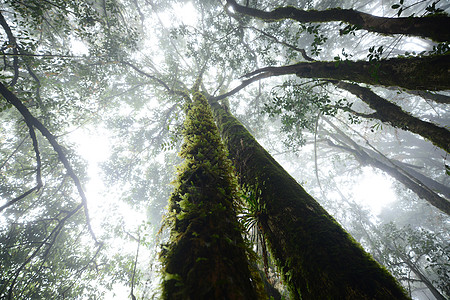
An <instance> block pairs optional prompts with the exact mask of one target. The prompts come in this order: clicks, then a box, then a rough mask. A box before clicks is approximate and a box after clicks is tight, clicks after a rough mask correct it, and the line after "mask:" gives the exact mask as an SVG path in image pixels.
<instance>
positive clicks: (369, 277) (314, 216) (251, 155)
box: [210, 100, 408, 299]
mask: <svg viewBox="0 0 450 300" xmlns="http://www.w3.org/2000/svg"><path fill="white" fill-rule="evenodd" d="M210 103H211V107H212V109H213V113H214V118H215V120H216V123H217V124H218V127H219V131H220V132H221V135H222V138H223V140H224V141H225V143H226V145H227V147H228V149H229V153H230V157H231V158H232V160H233V163H234V165H235V168H236V171H237V172H238V174H239V177H240V180H241V182H242V184H245V185H246V186H248V187H250V188H254V189H255V188H257V189H258V191H259V193H260V198H261V201H263V203H264V204H265V210H264V211H262V212H261V214H262V216H261V220H262V221H261V225H262V230H263V232H264V236H265V238H266V241H267V243H268V245H269V248H270V250H271V253H272V255H273V257H274V258H275V261H276V263H277V265H278V268H279V270H281V272H282V275H283V277H284V281H285V282H286V283H287V285H288V287H289V289H290V292H291V294H292V297H293V299H408V297H407V296H406V294H405V292H404V290H403V289H402V288H401V287H400V285H399V284H398V283H397V282H396V280H395V279H394V278H393V277H392V276H391V275H390V274H389V273H388V272H387V271H386V270H385V269H384V268H382V267H381V266H380V265H379V264H378V263H377V262H375V261H374V260H373V258H372V257H371V256H370V255H369V254H367V253H366V252H365V251H364V250H363V249H362V248H361V246H360V245H359V244H358V243H357V242H356V241H355V240H354V239H353V238H352V237H351V236H350V235H349V234H348V233H347V232H346V231H345V230H344V229H343V228H342V227H341V226H340V225H339V224H338V223H337V222H336V221H335V220H334V219H333V218H332V217H331V216H330V215H329V214H328V213H327V212H326V211H325V210H324V209H323V208H322V207H321V206H320V205H319V204H318V203H317V202H316V201H315V200H314V199H313V198H312V197H311V196H310V195H309V194H308V193H307V192H306V191H305V190H304V189H303V188H302V187H301V186H300V185H299V184H298V183H297V182H296V181H295V179H293V178H292V177H291V176H290V175H289V174H288V173H287V172H286V171H285V170H284V169H283V168H282V167H281V166H280V165H279V164H278V163H277V162H276V161H275V160H274V159H273V158H272V157H271V156H270V154H269V153H267V151H265V150H264V148H262V147H261V146H260V145H259V144H258V142H256V140H255V139H254V138H253V137H252V136H251V135H250V133H249V132H248V131H247V130H246V129H245V128H244V127H243V126H242V125H241V123H240V122H239V121H237V120H236V119H235V118H234V117H233V116H232V115H231V114H230V113H228V112H227V111H226V110H224V109H223V107H222V106H220V105H219V104H218V103H217V102H215V101H212V100H211V101H210Z"/></svg>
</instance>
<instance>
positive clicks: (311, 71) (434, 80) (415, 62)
mask: <svg viewBox="0 0 450 300" xmlns="http://www.w3.org/2000/svg"><path fill="white" fill-rule="evenodd" d="M449 69H450V55H448V54H447V55H436V56H425V57H410V58H391V59H387V60H384V59H382V60H373V61H370V62H369V61H349V60H345V61H336V62H330V61H315V62H301V63H297V64H294V65H288V66H282V67H265V68H261V69H258V70H256V71H253V72H251V73H249V74H246V75H245V77H247V78H249V77H251V78H253V76H254V77H255V78H259V77H262V76H264V75H265V77H270V76H280V75H287V74H296V75H297V76H298V77H302V78H317V79H319V78H321V79H333V80H349V81H354V82H359V83H367V84H372V85H383V86H387V87H389V86H398V87H402V88H405V89H408V90H432V91H439V90H448V89H450V80H449V79H448V78H449V77H448V73H449ZM255 75H257V76H255ZM251 78H250V79H249V80H251Z"/></svg>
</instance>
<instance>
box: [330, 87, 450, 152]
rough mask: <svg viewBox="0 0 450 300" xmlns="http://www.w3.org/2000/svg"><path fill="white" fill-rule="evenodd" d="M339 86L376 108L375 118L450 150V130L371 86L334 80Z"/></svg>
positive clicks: (447, 150)
mask: <svg viewBox="0 0 450 300" xmlns="http://www.w3.org/2000/svg"><path fill="white" fill-rule="evenodd" d="M333 83H334V84H335V85H336V86H337V87H338V88H340V89H344V90H346V91H349V92H350V93H352V94H353V95H355V96H357V97H358V98H359V99H361V100H362V101H363V102H365V103H366V104H367V105H369V107H370V108H371V109H373V110H375V113H374V114H372V115H371V116H373V117H374V118H376V119H378V120H380V121H381V122H385V123H388V124H390V125H392V126H393V127H396V128H400V129H403V130H407V131H410V132H413V133H416V134H419V135H420V136H422V137H424V138H425V139H428V140H430V141H431V142H432V143H433V144H434V145H435V146H438V147H440V148H442V149H444V150H445V151H446V152H450V131H448V130H447V129H446V128H443V127H439V126H437V125H435V124H433V123H431V122H426V121H422V120H420V119H418V118H415V117H413V116H411V115H410V114H408V113H407V112H405V111H404V110H402V109H401V108H400V107H399V106H397V105H395V104H394V103H391V102H389V101H387V100H386V99H384V98H382V97H380V96H378V95H377V94H375V93H374V92H372V91H371V90H370V89H369V88H366V87H362V86H359V85H357V84H354V83H348V82H343V81H341V82H333Z"/></svg>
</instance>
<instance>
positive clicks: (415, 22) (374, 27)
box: [227, 0, 450, 42]
mask: <svg viewBox="0 0 450 300" xmlns="http://www.w3.org/2000/svg"><path fill="white" fill-rule="evenodd" d="M227 4H228V5H231V6H232V7H233V8H234V10H235V11H236V12H238V13H241V14H245V15H247V16H251V17H254V18H258V19H261V20H263V21H265V22H276V21H281V20H285V19H291V20H295V21H298V22H300V23H310V22H332V21H338V22H344V23H347V24H349V25H352V27H353V28H354V29H365V30H367V31H370V32H378V33H382V34H389V35H391V34H406V35H412V36H419V37H423V38H430V39H433V40H435V41H439V42H445V41H448V40H449V39H450V30H449V28H450V18H449V17H448V16H447V15H435V16H429V17H402V18H386V17H378V16H374V15H371V14H367V13H364V12H360V11H357V10H353V9H341V8H331V9H327V10H323V11H318V10H309V11H306V10H301V9H298V8H295V7H292V6H287V7H278V8H276V9H274V10H272V11H263V10H259V9H255V8H251V7H248V6H242V5H239V4H237V3H236V1H235V0H227Z"/></svg>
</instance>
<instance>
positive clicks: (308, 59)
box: [243, 26, 315, 61]
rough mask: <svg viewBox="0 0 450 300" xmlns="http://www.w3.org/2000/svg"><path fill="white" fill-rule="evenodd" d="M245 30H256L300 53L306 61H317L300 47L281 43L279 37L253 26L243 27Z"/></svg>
mask: <svg viewBox="0 0 450 300" xmlns="http://www.w3.org/2000/svg"><path fill="white" fill-rule="evenodd" d="M243 28H249V29H253V30H255V31H258V32H259V33H261V34H263V35H265V36H267V37H269V38H271V39H272V40H274V41H275V42H276V43H278V44H281V45H284V46H286V47H288V48H291V49H292V50H294V51H297V52H300V53H301V55H302V56H303V58H304V59H305V60H307V61H315V59H313V58H311V57H309V56H308V54H306V51H305V49H302V48H298V47H296V46H294V45H291V44H289V43H286V42H283V41H280V40H279V39H278V38H277V37H275V36H273V35H271V34H269V33H267V32H265V31H264V30H261V29H258V28H256V27H253V26H250V27H243Z"/></svg>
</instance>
